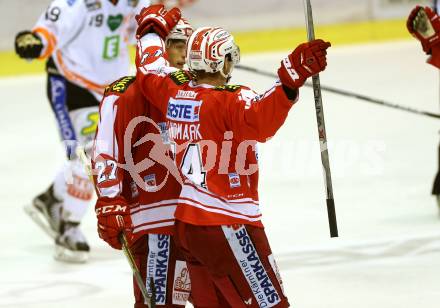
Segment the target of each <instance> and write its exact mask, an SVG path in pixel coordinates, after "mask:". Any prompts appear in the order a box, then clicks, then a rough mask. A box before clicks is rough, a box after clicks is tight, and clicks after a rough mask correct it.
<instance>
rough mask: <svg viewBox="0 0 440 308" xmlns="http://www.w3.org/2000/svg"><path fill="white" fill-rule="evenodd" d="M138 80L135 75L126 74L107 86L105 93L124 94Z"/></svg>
mask: <svg viewBox="0 0 440 308" xmlns="http://www.w3.org/2000/svg"><path fill="white" fill-rule="evenodd" d="M135 80H136V77H135V76H126V77H122V78H121V79H118V80H116V81H115V82H113V83H112V84H110V85H108V86H107V87H106V88H105V91H104V95H109V94H111V93H114V94H122V93H124V92H125V91H127V89H128V87H129V86H130V85H131V84H132V83H133V82H134V81H135Z"/></svg>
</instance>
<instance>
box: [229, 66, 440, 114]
mask: <svg viewBox="0 0 440 308" xmlns="http://www.w3.org/2000/svg"><path fill="white" fill-rule="evenodd" d="M235 67H236V68H237V69H241V70H243V71H247V72H251V73H255V74H258V75H261V76H266V77H271V78H278V75H277V74H273V73H269V72H265V71H261V70H259V69H257V68H253V67H250V66H246V65H241V64H240V65H237V66H235ZM305 86H307V87H313V85H312V84H311V83H308V82H306V83H305ZM321 90H323V91H327V92H330V93H334V94H339V95H342V96H347V97H352V98H357V99H359V100H361V101H365V102H368V103H373V104H376V105H382V106H384V107H388V108H393V109H398V110H402V111H406V112H409V113H414V114H418V115H423V116H427V117H431V118H436V119H440V114H437V113H432V112H428V111H423V110H418V109H415V108H411V107H406V106H401V105H398V104H395V103H390V102H386V101H384V100H381V99H377V98H373V97H369V96H366V95H363V94H358V93H354V92H350V91H346V90H341V89H336V88H333V87H328V86H323V85H321Z"/></svg>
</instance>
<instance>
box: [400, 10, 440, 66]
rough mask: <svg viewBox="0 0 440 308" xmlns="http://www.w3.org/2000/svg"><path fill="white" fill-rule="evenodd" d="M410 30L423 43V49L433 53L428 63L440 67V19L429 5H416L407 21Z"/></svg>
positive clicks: (429, 53)
mask: <svg viewBox="0 0 440 308" xmlns="http://www.w3.org/2000/svg"><path fill="white" fill-rule="evenodd" d="M406 26H407V28H408V31H409V32H410V33H411V34H412V35H413V36H414V37H415V38H417V39H418V40H419V41H420V43H422V48H423V51H424V52H425V53H426V54H428V55H431V57H429V59H428V61H427V62H428V63H429V64H432V65H434V66H436V67H438V68H440V44H439V43H440V36H439V32H440V19H439V16H438V15H437V14H436V13H435V12H434V11H433V10H432V9H431V8H429V7H425V8H423V7H421V6H416V7H415V8H414V9H413V10H412V11H411V13H410V15H409V17H408V20H407V22H406Z"/></svg>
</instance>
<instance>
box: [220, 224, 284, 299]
mask: <svg viewBox="0 0 440 308" xmlns="http://www.w3.org/2000/svg"><path fill="white" fill-rule="evenodd" d="M222 229H223V232H224V234H225V236H226V239H227V240H228V242H229V246H230V247H231V250H232V252H233V253H234V256H235V259H236V260H237V263H238V265H239V266H240V269H241V271H242V273H243V275H244V276H245V278H246V280H247V282H248V284H249V287H250V288H251V290H252V293H253V294H254V297H255V299H256V301H257V303H258V306H259V307H273V306H275V305H277V304H278V303H280V302H281V298H280V296H279V294H278V292H277V290H276V289H275V287H274V285H273V283H272V281H271V280H270V278H269V275H268V274H267V272H266V269H265V268H264V267H263V264H262V263H261V260H260V257H259V256H258V253H257V251H256V249H255V246H254V244H253V243H252V240H251V238H250V237H249V234H248V233H247V231H246V228H245V227H244V226H243V225H241V226H240V227H239V228H230V227H228V226H222Z"/></svg>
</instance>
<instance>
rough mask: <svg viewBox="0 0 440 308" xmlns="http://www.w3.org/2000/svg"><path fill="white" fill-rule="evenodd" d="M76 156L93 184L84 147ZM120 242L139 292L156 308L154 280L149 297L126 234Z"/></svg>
mask: <svg viewBox="0 0 440 308" xmlns="http://www.w3.org/2000/svg"><path fill="white" fill-rule="evenodd" d="M76 155H77V156H78V157H79V159H80V161H81V162H82V164H83V165H84V168H85V169H86V173H87V175H88V176H89V178H90V180H91V181H92V183H93V176H92V167H91V166H90V163H89V159H88V158H87V155H86V152H85V150H84V148H83V147H82V146H77V147H76ZM116 219H118V220H120V221H122V222H121V223H122V224H124V219H123V218H122V216H120V215H118V216H117V217H116ZM119 241H120V242H121V244H122V250H123V252H124V255H125V257H126V258H127V261H128V264H129V265H130V267H131V270H132V272H133V276H134V279H135V280H136V283H137V285H138V287H139V290H140V291H141V293H142V296H143V298H144V302H145V303H146V304H147V305H148V307H149V308H155V307H156V303H155V298H156V288H155V286H154V280H153V278H151V282H150V286H151V290H152V295H151V297H150V296H149V295H148V291H147V288H146V287H145V284H144V282H143V280H142V276H141V273H140V272H139V269H138V268H137V266H136V261H135V260H134V257H133V254H132V253H131V250H130V247H129V245H128V241H127V237H126V236H125V233H124V232H122V233H121V234H120V235H119Z"/></svg>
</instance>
